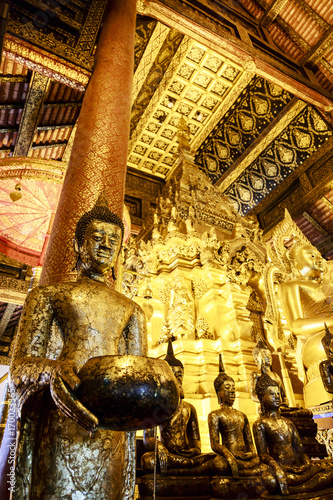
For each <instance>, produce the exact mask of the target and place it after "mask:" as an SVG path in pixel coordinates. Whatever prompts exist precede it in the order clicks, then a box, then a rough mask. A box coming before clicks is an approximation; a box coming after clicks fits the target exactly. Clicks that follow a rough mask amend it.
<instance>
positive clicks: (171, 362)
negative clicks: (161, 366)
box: [164, 339, 184, 369]
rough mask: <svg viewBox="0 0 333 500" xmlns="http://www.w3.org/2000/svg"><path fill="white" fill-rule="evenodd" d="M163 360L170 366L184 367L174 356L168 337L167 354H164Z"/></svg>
mask: <svg viewBox="0 0 333 500" xmlns="http://www.w3.org/2000/svg"><path fill="white" fill-rule="evenodd" d="M164 361H166V362H167V363H169V365H170V366H180V367H181V368H183V369H184V365H183V363H182V362H181V361H180V360H179V359H177V358H175V355H174V352H173V345H172V340H171V339H169V342H168V350H167V355H166V356H165V358H164Z"/></svg>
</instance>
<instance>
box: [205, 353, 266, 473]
mask: <svg viewBox="0 0 333 500" xmlns="http://www.w3.org/2000/svg"><path fill="white" fill-rule="evenodd" d="M219 368H220V373H219V375H218V376H217V377H216V379H215V381H214V387H215V391H216V395H217V398H218V401H219V403H220V405H221V407H220V408H219V409H218V410H215V411H212V412H210V414H209V415H208V427H209V436H210V444H211V447H212V450H213V451H214V452H215V453H216V454H217V457H216V458H215V459H214V468H215V471H216V472H217V473H218V474H219V475H230V473H231V475H232V476H233V477H234V478H238V477H239V476H254V475H257V474H265V472H266V475H267V479H268V481H269V482H270V480H271V478H269V473H268V474H267V471H266V469H267V468H266V467H263V466H262V464H260V459H259V457H258V455H257V453H256V451H255V447H254V444H253V440H252V436H251V431H250V425H249V421H248V418H247V416H246V415H245V414H244V413H243V412H241V411H239V410H236V408H233V404H234V401H235V382H234V380H233V379H232V378H231V377H230V376H229V375H227V374H226V373H225V370H224V367H223V363H222V357H221V354H220V356H219ZM220 435H221V441H222V442H220Z"/></svg>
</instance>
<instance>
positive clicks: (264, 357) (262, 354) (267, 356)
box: [251, 337, 288, 407]
mask: <svg viewBox="0 0 333 500" xmlns="http://www.w3.org/2000/svg"><path fill="white" fill-rule="evenodd" d="M252 355H253V358H254V361H255V364H256V365H257V367H258V369H259V370H260V373H254V372H253V373H251V398H252V400H253V401H255V402H256V403H258V401H259V400H258V396H257V394H256V385H257V382H258V379H259V378H260V376H261V375H263V374H264V373H267V375H268V376H269V377H271V379H272V380H275V382H277V383H278V385H279V387H280V394H281V399H282V402H281V406H284V407H288V400H287V396H286V393H285V390H284V387H283V383H282V380H281V378H280V377H279V375H278V374H277V373H275V372H273V371H272V353H271V350H270V348H269V347H268V345H267V344H266V342H265V341H264V340H263V339H262V338H260V337H259V338H258V340H257V343H256V345H255V346H254V348H253V349H252Z"/></svg>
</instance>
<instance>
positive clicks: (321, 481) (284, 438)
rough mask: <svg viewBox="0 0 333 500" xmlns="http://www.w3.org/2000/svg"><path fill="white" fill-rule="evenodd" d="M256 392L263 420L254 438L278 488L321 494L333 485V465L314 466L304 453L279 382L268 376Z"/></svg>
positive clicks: (320, 463)
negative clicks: (284, 413)
mask: <svg viewBox="0 0 333 500" xmlns="http://www.w3.org/2000/svg"><path fill="white" fill-rule="evenodd" d="M256 393H257V395H258V398H259V401H260V403H261V417H260V418H259V419H258V420H256V421H255V423H254V424H253V435H254V439H255V443H256V446H257V450H258V454H259V457H260V460H261V461H262V462H263V463H264V464H267V465H268V466H269V467H270V468H271V470H272V471H274V475H275V477H276V480H277V489H278V490H280V492H281V493H282V495H288V494H289V493H290V494H293V493H295V494H301V493H307V492H318V491H320V490H325V489H326V488H329V487H330V486H332V484H333V467H332V464H330V463H329V462H326V463H324V462H323V461H319V460H318V461H316V463H315V465H313V464H312V463H311V461H310V459H309V457H308V456H307V455H306V454H305V453H304V450H303V446H302V442H301V439H300V436H299V434H298V431H297V429H296V426H295V425H294V423H293V422H292V421H291V420H289V419H287V418H285V417H284V416H282V415H281V413H280V405H281V394H280V387H279V384H278V382H276V381H275V380H273V379H271V378H270V377H269V376H268V375H267V373H264V374H263V375H262V376H261V377H260V378H259V380H258V382H257V386H256ZM332 493H333V491H332ZM325 498H330V497H328V496H327V497H325Z"/></svg>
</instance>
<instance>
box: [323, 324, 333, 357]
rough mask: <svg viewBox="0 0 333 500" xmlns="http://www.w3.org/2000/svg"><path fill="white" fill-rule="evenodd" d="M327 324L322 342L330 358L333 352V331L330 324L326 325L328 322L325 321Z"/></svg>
mask: <svg viewBox="0 0 333 500" xmlns="http://www.w3.org/2000/svg"><path fill="white" fill-rule="evenodd" d="M324 325H325V335H324V336H323V338H322V339H321V343H322V346H323V348H324V350H325V353H326V356H327V357H328V358H330V357H332V355H331V353H330V344H331V342H332V340H333V334H332V332H331V331H330V330H329V328H328V326H327V325H326V323H324Z"/></svg>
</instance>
